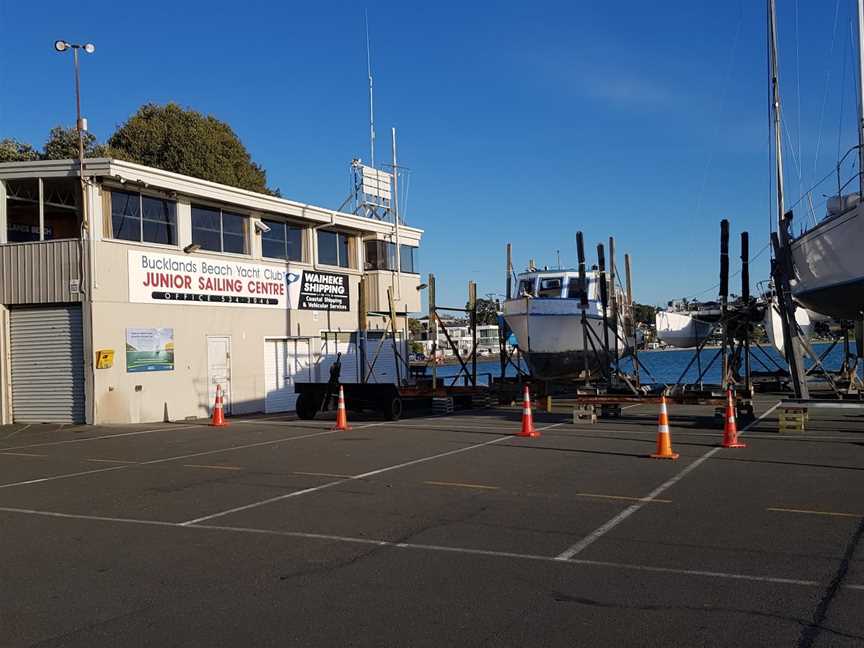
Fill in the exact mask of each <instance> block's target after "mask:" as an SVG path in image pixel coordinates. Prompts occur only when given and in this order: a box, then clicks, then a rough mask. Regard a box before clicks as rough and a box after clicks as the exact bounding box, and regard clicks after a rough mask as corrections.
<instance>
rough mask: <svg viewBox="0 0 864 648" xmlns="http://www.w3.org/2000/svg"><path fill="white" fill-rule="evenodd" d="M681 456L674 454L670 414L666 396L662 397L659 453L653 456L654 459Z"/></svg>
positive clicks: (658, 431)
mask: <svg viewBox="0 0 864 648" xmlns="http://www.w3.org/2000/svg"><path fill="white" fill-rule="evenodd" d="M679 456H680V455H679V454H678V453H677V452H672V440H671V439H670V438H669V413H668V412H667V411H666V396H665V395H663V396H660V416H659V417H658V418H657V452H655V453H654V454H652V455H651V457H652V458H654V459H677V458H678V457H679Z"/></svg>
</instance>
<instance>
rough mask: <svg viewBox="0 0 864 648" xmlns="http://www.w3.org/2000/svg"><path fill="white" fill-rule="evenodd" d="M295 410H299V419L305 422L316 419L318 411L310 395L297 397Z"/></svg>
mask: <svg viewBox="0 0 864 648" xmlns="http://www.w3.org/2000/svg"><path fill="white" fill-rule="evenodd" d="M295 408H296V410H297V418H299V419H303V420H304V421H309V420H312V419H314V418H315V413H316V410H317V409H318V408H317V407H315V403H314V399H313V398H311V397H310V396H309V395H308V394H300V395H299V396H298V397H297V404H296V405H295Z"/></svg>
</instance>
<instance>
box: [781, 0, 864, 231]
mask: <svg viewBox="0 0 864 648" xmlns="http://www.w3.org/2000/svg"><path fill="white" fill-rule="evenodd" d="M858 2H859V4H860V3H861V2H864V0H858ZM768 32H769V33H768V38H769V49H770V57H771V107H772V112H773V115H774V151H775V155H776V168H777V223H778V226H779V228H778V229H779V230H780V231H781V232H782V231H783V215H784V212H785V206H784V205H783V139H782V137H781V134H782V131H781V130H780V127H781V124H780V66H779V62H778V60H777V11H776V2H775V0H768ZM781 236H782V234H781Z"/></svg>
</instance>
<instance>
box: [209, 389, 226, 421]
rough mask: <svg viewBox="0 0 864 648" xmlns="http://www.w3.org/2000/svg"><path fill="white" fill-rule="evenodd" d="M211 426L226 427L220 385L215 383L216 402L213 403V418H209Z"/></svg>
mask: <svg viewBox="0 0 864 648" xmlns="http://www.w3.org/2000/svg"><path fill="white" fill-rule="evenodd" d="M210 425H211V426H212V427H227V426H228V421H226V420H225V414H224V413H223V411H222V385H216V402H215V403H214V404H213V418H211V419H210Z"/></svg>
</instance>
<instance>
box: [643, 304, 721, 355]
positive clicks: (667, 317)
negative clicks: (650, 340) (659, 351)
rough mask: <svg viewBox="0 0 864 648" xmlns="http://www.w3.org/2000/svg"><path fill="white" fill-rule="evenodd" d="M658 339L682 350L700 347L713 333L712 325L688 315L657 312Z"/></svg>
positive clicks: (655, 322) (655, 318)
mask: <svg viewBox="0 0 864 648" xmlns="http://www.w3.org/2000/svg"><path fill="white" fill-rule="evenodd" d="M654 324H655V326H656V328H657V338H658V339H660V340H661V341H663V342H665V343H666V344H668V345H669V346H673V347H677V348H680V349H687V348H690V347H695V346H699V345H700V344H701V343H702V342H703V341H704V340H705V338H707V337H708V335H709V334H710V333H711V323H710V322H703V321H702V320H698V319H696V318H694V317H692V316H691V315H688V314H686V313H675V312H670V311H657V314H656V315H655V316H654Z"/></svg>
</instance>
